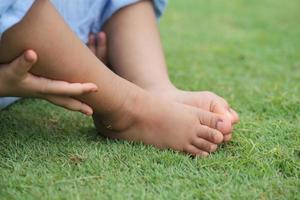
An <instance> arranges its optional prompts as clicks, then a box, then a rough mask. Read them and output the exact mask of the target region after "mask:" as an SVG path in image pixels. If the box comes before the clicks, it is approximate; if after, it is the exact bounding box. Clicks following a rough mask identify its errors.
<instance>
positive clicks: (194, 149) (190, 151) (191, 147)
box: [184, 145, 209, 157]
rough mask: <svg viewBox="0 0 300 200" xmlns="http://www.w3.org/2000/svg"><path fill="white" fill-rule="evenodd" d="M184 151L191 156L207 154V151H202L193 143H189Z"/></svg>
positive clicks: (204, 155) (205, 155)
mask: <svg viewBox="0 0 300 200" xmlns="http://www.w3.org/2000/svg"><path fill="white" fill-rule="evenodd" d="M184 151H185V152H186V153H188V154H190V155H193V156H201V157H207V156H208V155H209V153H208V152H206V151H202V150H201V149H199V148H197V147H196V146H194V145H189V146H187V147H186V149H185V150H184Z"/></svg>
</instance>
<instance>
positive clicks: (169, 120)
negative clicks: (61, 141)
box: [0, 0, 231, 156]
mask: <svg viewBox="0 0 300 200" xmlns="http://www.w3.org/2000/svg"><path fill="white" fill-rule="evenodd" d="M57 27H59V29H58V28H57ZM26 49H33V50H35V51H36V52H37V54H38V56H39V59H38V61H37V62H36V63H35V65H34V66H33V68H32V70H31V72H32V73H33V74H35V75H39V76H44V77H47V78H51V79H55V80H64V81H68V82H79V83H80V82H92V83H94V84H96V85H97V87H98V92H96V93H90V94H83V95H79V96H78V97H76V98H78V100H80V101H82V102H84V103H86V104H87V105H90V106H91V107H92V108H93V110H94V113H95V114H94V118H95V119H96V120H95V124H96V126H97V127H98V128H99V129H105V130H104V132H103V134H105V135H106V136H108V137H110V138H117V139H124V140H130V141H141V142H143V143H145V144H150V145H154V146H156V147H158V148H161V149H165V148H171V149H174V150H178V151H182V152H186V153H189V154H192V155H199V156H207V155H208V153H210V152H213V151H215V150H216V149H217V145H218V144H220V143H221V142H222V141H223V134H225V133H228V132H230V131H231V122H230V121H229V120H228V119H227V118H225V117H224V116H221V115H217V114H214V113H210V112H207V111H204V110H202V109H197V108H193V107H191V106H186V105H183V104H179V103H176V102H169V101H167V100H165V99H163V98H162V99H158V98H157V97H156V96H154V95H152V94H150V93H149V92H147V91H145V90H143V89H141V88H139V87H137V86H136V85H134V84H132V83H130V82H129V81H127V80H125V79H122V78H120V77H119V76H117V75H116V74H114V73H113V72H111V71H110V70H109V69H108V68H107V67H106V66H105V65H104V64H103V63H102V62H101V61H100V60H99V59H97V57H96V56H94V55H93V54H92V52H91V51H90V50H89V49H88V48H87V47H86V46H85V45H84V44H83V43H81V41H80V40H79V39H78V38H77V37H76V36H75V35H74V33H73V32H72V31H71V30H70V29H69V28H68V26H67V25H66V24H65V23H64V21H63V19H62V18H61V17H60V16H59V14H58V13H57V11H56V10H55V8H54V7H53V5H52V4H51V3H50V2H49V1H48V0H39V1H35V3H34V4H33V6H32V8H31V9H30V10H29V12H28V13H27V15H26V16H25V17H24V18H23V20H22V21H21V22H20V23H18V24H17V25H15V26H14V27H12V28H11V29H9V30H8V31H7V32H5V33H4V34H3V38H2V40H1V44H0V63H9V62H10V61H11V60H13V59H14V58H16V57H17V56H18V55H20V54H21V53H22V52H24V50H26ZM222 133H223V134H222Z"/></svg>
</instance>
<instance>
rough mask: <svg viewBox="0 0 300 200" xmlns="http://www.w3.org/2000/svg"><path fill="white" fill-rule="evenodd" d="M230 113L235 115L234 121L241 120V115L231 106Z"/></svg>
mask: <svg viewBox="0 0 300 200" xmlns="http://www.w3.org/2000/svg"><path fill="white" fill-rule="evenodd" d="M229 111H230V113H231V114H232V116H233V123H234V124H236V123H238V122H239V121H240V118H239V115H238V114H237V112H236V111H235V110H233V109H232V108H229Z"/></svg>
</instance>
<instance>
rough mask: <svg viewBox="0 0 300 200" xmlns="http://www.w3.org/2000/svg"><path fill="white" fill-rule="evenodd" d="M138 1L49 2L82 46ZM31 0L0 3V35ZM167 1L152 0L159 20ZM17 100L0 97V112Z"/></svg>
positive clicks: (26, 7)
mask: <svg viewBox="0 0 300 200" xmlns="http://www.w3.org/2000/svg"><path fill="white" fill-rule="evenodd" d="M138 1H139V0H51V2H52V3H53V5H54V6H55V7H56V9H57V10H58V12H59V13H60V14H61V15H62V17H63V18H64V20H65V21H66V23H67V24H68V25H69V26H70V28H71V29H72V30H73V31H74V32H75V33H76V35H77V36H78V37H79V38H80V40H81V41H82V42H84V43H87V41H88V35H89V33H91V32H94V33H98V32H99V31H100V30H101V27H102V25H103V24H104V23H105V22H106V21H107V20H108V19H109V18H110V17H111V16H112V15H113V14H114V13H115V12H116V11H118V10H119V9H120V8H122V7H125V6H128V5H130V4H133V3H136V2H138ZM33 2H34V0H0V35H1V34H2V33H3V32H5V30H7V29H8V28H10V27H11V26H13V25H14V24H16V23H18V22H19V21H20V20H21V19H22V18H23V17H24V15H25V14H26V12H27V11H28V10H29V8H30V7H31V5H32V4H33ZM166 3H167V0H153V5H154V9H155V13H156V17H157V18H159V17H160V16H161V15H162V13H163V11H164V9H165V6H166ZM17 99H18V98H0V110H1V108H4V107H5V106H7V105H9V104H11V103H13V102H14V101H16V100H17Z"/></svg>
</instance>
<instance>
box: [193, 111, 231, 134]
mask: <svg viewBox="0 0 300 200" xmlns="http://www.w3.org/2000/svg"><path fill="white" fill-rule="evenodd" d="M198 118H199V121H200V123H201V124H202V125H205V126H208V127H210V128H213V129H217V130H219V131H220V132H222V133H223V134H228V133H231V131H232V124H231V120H230V119H228V118H227V117H224V116H221V115H219V114H215V113H212V112H208V111H204V110H199V112H198Z"/></svg>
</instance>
